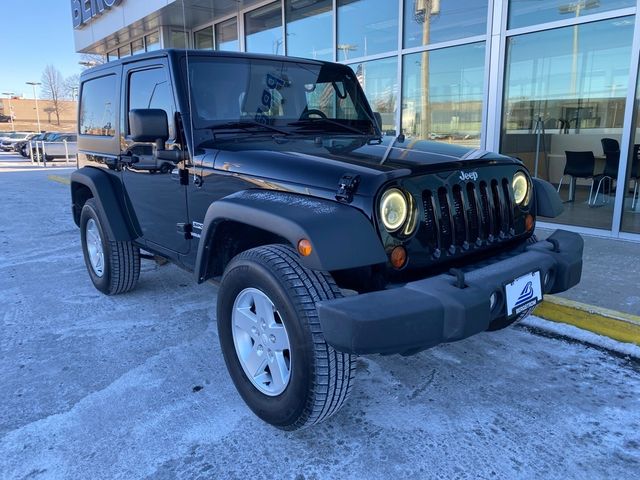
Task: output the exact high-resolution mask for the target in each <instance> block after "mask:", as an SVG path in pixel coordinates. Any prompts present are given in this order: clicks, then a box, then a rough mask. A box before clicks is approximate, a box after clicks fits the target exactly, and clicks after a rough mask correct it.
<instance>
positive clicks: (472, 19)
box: [70, 0, 640, 241]
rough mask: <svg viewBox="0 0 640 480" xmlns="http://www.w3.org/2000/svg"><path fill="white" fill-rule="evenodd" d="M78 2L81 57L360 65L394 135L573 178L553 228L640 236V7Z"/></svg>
mask: <svg viewBox="0 0 640 480" xmlns="http://www.w3.org/2000/svg"><path fill="white" fill-rule="evenodd" d="M70 1H71V17H72V18H71V20H72V22H73V28H74V33H75V46H76V50H77V51H78V52H85V53H94V54H100V55H103V56H104V57H105V58H106V59H107V60H109V61H110V60H114V59H117V58H123V57H128V56H130V55H132V54H137V53H140V52H144V51H151V50H155V49H159V48H194V49H204V50H227V51H229V50H230V51H239V52H255V53H267V54H276V55H289V56H296V57H306V58H313V59H319V60H329V61H337V62H341V63H345V64H348V65H350V66H351V67H352V68H353V70H354V71H355V72H356V74H357V77H358V79H359V80H360V82H361V83H362V86H363V88H364V90H365V92H366V93H367V96H368V98H369V101H370V102H371V104H372V107H373V109H374V110H375V111H378V112H380V113H381V116H382V122H383V128H384V130H385V131H386V133H387V134H388V135H396V134H398V133H400V132H402V133H404V134H405V135H406V137H407V138H408V139H409V141H422V140H432V141H437V142H449V143H457V144H462V145H468V146H472V147H475V148H479V149H485V150H494V151H499V152H501V153H505V154H509V155H514V156H517V157H519V158H521V159H522V160H523V161H524V162H525V163H526V165H527V166H528V167H529V169H530V170H531V172H532V173H535V174H536V175H537V176H538V177H540V178H544V179H546V180H548V181H550V182H551V183H553V184H554V185H556V186H557V185H558V184H559V183H560V181H561V178H562V177H563V175H564V174H565V173H566V174H569V175H571V176H570V177H569V176H566V177H565V179H564V181H563V183H562V188H561V190H560V192H561V195H562V196H563V199H564V200H569V199H570V197H573V201H568V202H567V203H565V211H564V213H563V214H562V215H561V216H560V217H558V218H557V219H554V220H553V221H554V222H557V223H561V224H563V225H566V226H568V228H570V229H572V230H576V231H581V232H584V233H592V234H597V235H604V236H612V237H619V238H624V239H629V240H635V241H640V185H639V183H640V178H639V176H640V172H639V170H640V165H639V164H640V154H639V153H638V150H639V144H640V134H639V132H640V130H639V128H638V127H640V124H639V123H638V122H639V121H640V119H639V118H638V117H639V113H640V108H639V105H640V102H639V97H640V88H639V87H638V68H639V51H640V21H639V17H638V15H637V13H640V0H537V1H531V0H277V1H274V0H266V1H265V0H144V1H143V0H70ZM572 178H573V179H575V181H574V182H572V181H571V179H572ZM592 184H593V191H592V190H591V185H592ZM570 185H572V186H575V188H569V186H570ZM570 191H571V192H570ZM570 193H571V195H570Z"/></svg>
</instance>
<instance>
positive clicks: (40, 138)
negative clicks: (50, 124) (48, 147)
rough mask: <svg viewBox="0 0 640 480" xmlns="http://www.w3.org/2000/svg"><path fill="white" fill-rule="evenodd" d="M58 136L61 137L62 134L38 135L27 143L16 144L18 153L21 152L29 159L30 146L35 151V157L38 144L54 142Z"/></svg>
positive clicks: (45, 133)
mask: <svg viewBox="0 0 640 480" xmlns="http://www.w3.org/2000/svg"><path fill="white" fill-rule="evenodd" d="M58 135H60V132H43V133H38V134H36V135H35V136H33V137H32V138H30V139H29V140H27V141H24V142H18V143H16V146H15V150H16V152H19V153H20V155H22V156H23V157H26V158H29V145H31V149H32V150H33V154H34V155H35V148H36V142H50V141H53V140H54V139H55V138H56V137H57V136H58Z"/></svg>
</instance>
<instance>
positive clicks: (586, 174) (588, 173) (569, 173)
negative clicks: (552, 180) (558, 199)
mask: <svg viewBox="0 0 640 480" xmlns="http://www.w3.org/2000/svg"><path fill="white" fill-rule="evenodd" d="M564 154H565V156H566V158H567V161H566V163H565V164H564V172H563V173H562V177H561V178H560V183H559V184H558V193H560V189H561V188H562V182H563V181H564V177H571V180H570V184H569V200H567V201H568V202H572V201H573V200H574V197H575V192H574V191H573V188H572V184H573V182H574V179H576V178H590V179H591V190H589V200H588V201H587V203H588V205H591V195H592V194H593V184H594V181H595V174H594V169H595V167H596V159H595V157H594V156H593V152H591V151H586V152H570V151H565V152H564Z"/></svg>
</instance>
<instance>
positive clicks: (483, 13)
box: [404, 0, 489, 48]
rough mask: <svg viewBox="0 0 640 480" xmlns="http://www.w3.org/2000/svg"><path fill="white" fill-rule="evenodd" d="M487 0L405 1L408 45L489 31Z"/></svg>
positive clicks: (418, 44)
mask: <svg viewBox="0 0 640 480" xmlns="http://www.w3.org/2000/svg"><path fill="white" fill-rule="evenodd" d="M488 3H489V2H488V1H487V0H435V1H434V0H404V46H405V48H410V47H418V46H420V45H429V44H431V43H438V42H446V41H449V40H456V39H458V38H465V37H472V36H474V35H485V34H486V33H487V6H488Z"/></svg>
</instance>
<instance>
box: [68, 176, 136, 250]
mask: <svg viewBox="0 0 640 480" xmlns="http://www.w3.org/2000/svg"><path fill="white" fill-rule="evenodd" d="M78 185H84V186H85V187H87V188H88V189H89V190H90V191H91V195H92V196H93V198H94V199H95V200H96V204H97V207H98V209H99V210H100V213H101V216H102V218H106V219H107V224H106V225H103V227H104V228H106V230H107V233H108V234H109V237H110V238H112V239H113V240H116V241H127V240H129V241H130V240H133V239H135V238H136V237H137V235H136V234H135V233H134V229H133V228H132V227H131V225H130V224H129V222H128V221H127V216H126V214H125V212H124V206H123V201H124V195H123V194H122V189H121V188H120V187H118V186H116V185H114V182H113V180H112V179H111V174H109V173H106V172H103V171H101V170H100V169H97V168H91V167H82V168H80V169H78V170H76V171H74V172H73V173H72V174H71V201H72V202H73V208H74V209H76V208H77V207H78V203H79V202H78ZM78 213H79V212H78ZM74 217H75V215H74ZM78 218H79V217H78Z"/></svg>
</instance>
